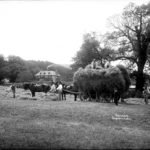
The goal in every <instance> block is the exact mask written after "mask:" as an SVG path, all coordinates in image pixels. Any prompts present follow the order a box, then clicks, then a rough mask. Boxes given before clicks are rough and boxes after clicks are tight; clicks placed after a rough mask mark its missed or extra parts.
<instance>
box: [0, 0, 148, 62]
mask: <svg viewBox="0 0 150 150" xmlns="http://www.w3.org/2000/svg"><path fill="white" fill-rule="evenodd" d="M148 1H149V0H43V1H42V0H41V1H40V0H38V1H36V0H32V1H30V0H27V1H25V0H24V1H19V0H18V1H13V0H10V1H5V0H3V1H1V0H0V54H2V55H3V56H4V57H8V56H9V55H15V56H19V57H21V58H22V59H24V60H41V61H50V62H53V63H56V64H72V63H73V61H72V58H73V57H74V56H75V55H76V53H77V51H78V50H80V47H81V44H82V42H83V35H84V34H86V33H88V32H98V33H100V34H104V33H105V32H106V31H107V30H109V28H108V26H107V19H108V18H109V17H111V16H113V15H115V14H119V13H121V12H122V11H123V8H124V7H125V6H126V5H127V4H128V3H129V2H134V3H136V4H138V5H140V4H143V3H147V2H148Z"/></svg>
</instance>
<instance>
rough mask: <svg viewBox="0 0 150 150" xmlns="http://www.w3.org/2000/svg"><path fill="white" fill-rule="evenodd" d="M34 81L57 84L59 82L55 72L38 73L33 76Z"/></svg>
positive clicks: (58, 75) (58, 76)
mask: <svg viewBox="0 0 150 150" xmlns="http://www.w3.org/2000/svg"><path fill="white" fill-rule="evenodd" d="M35 77H36V79H39V80H40V79H44V80H48V81H53V82H57V81H60V74H58V73H56V72H55V71H40V72H38V73H37V74H36V75H35Z"/></svg>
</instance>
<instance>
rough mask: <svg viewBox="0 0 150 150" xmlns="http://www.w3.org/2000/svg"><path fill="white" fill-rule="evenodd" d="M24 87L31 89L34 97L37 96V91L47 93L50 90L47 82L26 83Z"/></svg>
mask: <svg viewBox="0 0 150 150" xmlns="http://www.w3.org/2000/svg"><path fill="white" fill-rule="evenodd" d="M23 88H24V89H25V90H30V91H31V94H32V97H34V96H35V92H44V93H45V94H46V93H47V92H48V91H49V90H50V86H49V85H47V84H41V85H39V84H34V83H24V84H23Z"/></svg>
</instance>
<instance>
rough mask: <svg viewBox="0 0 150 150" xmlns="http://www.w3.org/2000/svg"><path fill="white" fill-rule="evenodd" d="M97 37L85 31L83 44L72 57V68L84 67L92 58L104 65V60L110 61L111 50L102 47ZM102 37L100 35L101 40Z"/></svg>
mask: <svg viewBox="0 0 150 150" xmlns="http://www.w3.org/2000/svg"><path fill="white" fill-rule="evenodd" d="M98 38H99V37H98V36H97V35H96V34H95V33H87V34H85V35H84V36H83V44H82V45H81V48H80V50H79V51H78V52H77V54H76V56H75V57H74V58H73V61H74V63H73V64H72V65H71V67H72V68H73V70H77V69H78V68H79V67H83V68H84V67H85V66H87V65H88V64H90V63H91V62H92V60H93V59H95V60H97V61H99V62H100V65H101V66H102V67H104V65H105V64H106V62H108V61H111V56H112V55H113V50H111V49H110V48H107V47H104V48H103V47H102V46H101V42H100V40H99V39H98ZM102 39H103V38H102V37H101V40H102Z"/></svg>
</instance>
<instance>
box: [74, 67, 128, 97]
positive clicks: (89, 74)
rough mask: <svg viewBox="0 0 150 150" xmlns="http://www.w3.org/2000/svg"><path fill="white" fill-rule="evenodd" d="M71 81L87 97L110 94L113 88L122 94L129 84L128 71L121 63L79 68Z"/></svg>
mask: <svg viewBox="0 0 150 150" xmlns="http://www.w3.org/2000/svg"><path fill="white" fill-rule="evenodd" d="M73 81H74V85H75V86H76V87H77V88H78V90H79V91H80V92H81V93H82V94H83V95H86V96H88V97H89V98H91V97H92V95H95V96H96V97H97V98H99V97H100V96H101V95H102V94H107V95H112V93H113V92H114V89H115V88H116V89H117V90H118V91H119V93H120V94H123V93H124V92H125V91H127V90H128V88H129V85H130V78H129V75H128V72H127V71H126V69H125V67H124V66H121V65H119V66H116V67H111V68H107V69H91V68H88V67H86V68H85V69H83V68H79V69H78V71H77V72H75V73H74V77H73Z"/></svg>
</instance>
